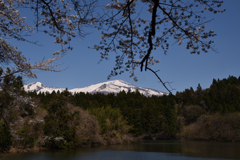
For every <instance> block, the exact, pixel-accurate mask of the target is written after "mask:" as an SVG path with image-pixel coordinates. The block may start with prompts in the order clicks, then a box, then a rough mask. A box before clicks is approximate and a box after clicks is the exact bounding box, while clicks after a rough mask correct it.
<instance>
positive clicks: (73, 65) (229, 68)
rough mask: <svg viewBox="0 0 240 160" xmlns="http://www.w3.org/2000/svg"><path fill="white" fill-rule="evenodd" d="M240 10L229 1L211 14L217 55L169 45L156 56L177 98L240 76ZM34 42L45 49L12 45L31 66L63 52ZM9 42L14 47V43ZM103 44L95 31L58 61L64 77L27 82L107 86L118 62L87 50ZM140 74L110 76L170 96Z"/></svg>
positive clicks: (43, 40)
mask: <svg viewBox="0 0 240 160" xmlns="http://www.w3.org/2000/svg"><path fill="white" fill-rule="evenodd" d="M239 6H240V0H225V1H224V3H223V6H222V8H225V9H226V12H224V13H219V14H209V15H207V16H208V17H209V19H211V18H214V21H212V22H210V23H208V24H206V27H207V29H213V30H214V31H215V33H217V36H216V37H214V39H213V40H215V48H216V49H217V50H218V52H217V53H216V52H213V51H210V52H208V53H202V54H200V55H197V54H194V55H193V54H190V53H189V50H186V49H185V47H184V46H182V47H181V46H180V47H179V46H178V45H173V46H171V44H170V50H169V52H168V54H167V55H164V54H163V53H162V50H160V49H159V50H156V51H154V52H153V54H154V55H157V56H158V57H159V58H160V61H161V62H160V63H158V64H156V66H155V67H154V69H155V70H158V69H160V71H159V72H158V73H159V76H160V77H161V78H162V80H163V81H168V82H172V83H171V86H172V88H174V89H175V90H174V91H173V93H175V92H176V91H184V90H185V89H186V88H190V87H193V89H194V90H195V89H196V87H197V85H198V83H200V84H201V86H202V88H203V89H204V88H208V87H209V86H210V85H211V83H212V80H213V78H215V79H218V78H219V79H223V78H227V77H228V76H229V75H233V76H236V77H239V76H240V30H239V28H240V18H239V17H240V10H239ZM23 15H25V16H26V17H27V18H29V19H28V20H31V17H29V16H28V15H29V13H28V12H23ZM86 31H89V30H86ZM92 31H93V30H91V32H92ZM30 39H32V40H38V41H39V43H40V44H42V45H43V46H36V45H33V44H28V43H26V42H25V43H23V42H16V41H12V43H13V45H15V46H18V48H19V50H21V51H22V52H23V54H24V55H26V57H28V58H30V59H31V61H32V62H34V61H40V60H42V59H43V57H46V58H48V57H51V53H52V52H54V51H56V50H60V46H57V45H55V44H54V43H53V39H51V38H49V37H48V36H44V35H42V34H40V33H36V34H35V35H34V36H32V37H30ZM8 41H10V42H11V40H8ZM99 41H100V33H99V32H98V31H94V32H92V33H91V34H89V35H88V36H86V37H85V38H83V39H74V40H73V42H72V43H71V44H72V46H73V47H74V49H73V51H71V52H68V54H67V55H66V56H65V57H63V58H62V59H61V60H59V62H63V65H62V66H61V68H67V69H66V70H65V71H63V72H60V73H53V72H45V71H36V72H35V73H37V79H34V78H24V83H25V84H27V83H31V82H36V81H38V82H41V83H43V84H44V85H46V86H48V87H50V86H52V87H61V88H66V87H67V88H68V89H72V88H81V87H86V86H88V85H91V84H96V83H100V82H104V81H107V76H108V75H109V73H110V71H111V69H112V68H113V67H114V63H115V59H110V60H108V61H103V62H101V63H100V64H98V62H99V59H100V54H99V52H97V51H95V50H92V49H88V46H93V45H94V44H98V42H99ZM113 54H114V53H113ZM137 70H139V69H137ZM136 74H137V76H138V82H134V80H133V79H132V78H129V74H128V73H125V74H123V75H121V76H116V77H112V79H111V80H115V79H121V80H124V81H126V82H129V83H131V84H133V85H136V86H141V87H146V88H153V89H157V90H160V91H163V92H167V91H166V90H165V89H164V87H163V86H162V85H161V84H160V83H159V82H158V79H157V78H156V77H155V75H153V74H152V73H151V72H149V71H148V72H139V71H137V72H136Z"/></svg>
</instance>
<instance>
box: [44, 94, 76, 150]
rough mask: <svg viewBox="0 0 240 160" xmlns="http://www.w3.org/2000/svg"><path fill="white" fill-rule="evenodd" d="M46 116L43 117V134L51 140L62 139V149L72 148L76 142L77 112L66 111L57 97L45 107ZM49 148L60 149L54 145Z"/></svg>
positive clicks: (62, 101)
mask: <svg viewBox="0 0 240 160" xmlns="http://www.w3.org/2000/svg"><path fill="white" fill-rule="evenodd" d="M47 110H48V113H49V114H48V115H47V116H46V117H44V121H45V124H44V134H45V135H47V136H50V137H52V138H55V137H63V138H64V140H65V141H66V144H64V147H66V148H74V147H75V141H76V135H75V132H76V126H77V125H79V116H80V115H79V112H77V111H75V112H73V113H71V112H70V111H68V108H67V106H66V103H65V102H64V100H62V99H61V97H57V98H56V99H55V100H53V101H52V102H51V103H50V104H49V105H48V107H47ZM49 147H51V148H62V147H63V146H62V143H61V145H60V146H56V144H55V143H54V144H53V145H52V146H49Z"/></svg>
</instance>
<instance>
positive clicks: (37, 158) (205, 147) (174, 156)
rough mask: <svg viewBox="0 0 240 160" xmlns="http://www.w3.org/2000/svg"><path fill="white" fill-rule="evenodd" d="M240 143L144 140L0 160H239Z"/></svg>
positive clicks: (8, 157) (24, 154)
mask: <svg viewBox="0 0 240 160" xmlns="http://www.w3.org/2000/svg"><path fill="white" fill-rule="evenodd" d="M239 151H240V143H219V142H183V141H142V142H140V143H134V144H126V145H112V146H102V147H99V148H85V149H76V150H60V151H59V150H58V151H47V152H37V153H21V154H12V155H5V156H3V157H1V158H0V160H16V159H17V160H33V159H34V160H146V159H151V160H158V159H161V160H164V159H166V160H192V159H197V160H220V159H240V152H239Z"/></svg>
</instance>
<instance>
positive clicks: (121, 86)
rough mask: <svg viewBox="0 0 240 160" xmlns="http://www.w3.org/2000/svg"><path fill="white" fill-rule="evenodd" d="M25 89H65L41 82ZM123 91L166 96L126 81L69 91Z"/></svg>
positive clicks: (38, 90) (27, 85) (47, 90)
mask: <svg viewBox="0 0 240 160" xmlns="http://www.w3.org/2000/svg"><path fill="white" fill-rule="evenodd" d="M24 89H25V91H27V92H29V91H34V90H36V92H37V93H40V92H49V93H51V92H53V91H55V92H57V91H58V90H59V91H60V92H62V91H63V90H64V89H63V88H53V87H47V86H44V85H43V84H42V83H40V82H35V83H30V84H26V85H24ZM123 90H124V91H125V92H128V91H130V92H135V91H136V90H138V91H139V92H140V93H141V94H143V95H145V96H152V95H156V96H162V95H164V94H165V93H163V92H161V91H158V90H154V89H149V88H143V87H138V86H134V85H132V84H130V83H127V82H125V81H122V80H113V81H107V82H103V83H98V84H94V85H90V86H87V87H84V88H74V89H71V90H69V92H71V93H79V92H84V93H87V92H88V93H92V94H94V93H104V94H108V93H115V94H117V93H119V92H120V91H123Z"/></svg>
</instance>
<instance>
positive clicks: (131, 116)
mask: <svg viewBox="0 0 240 160" xmlns="http://www.w3.org/2000/svg"><path fill="white" fill-rule="evenodd" d="M4 84H5V88H6V87H7V90H6V89H3V90H2V91H0V99H1V103H0V107H1V108H0V109H1V110H0V112H1V114H0V116H1V121H0V136H1V137H0V150H1V152H6V151H9V149H10V150H11V149H13V148H15V149H16V148H17V149H25V148H41V147H42V148H54V149H55V148H77V147H91V146H98V145H106V144H121V143H127V142H131V141H134V140H138V139H181V140H200V141H230V142H237V141H240V128H239V126H240V98H239V97H240V77H239V78H236V77H233V76H229V77H228V78H227V79H223V80H219V79H218V80H215V79H213V82H212V84H211V86H210V88H208V89H204V90H203V89H202V88H201V86H200V84H199V85H198V87H197V89H196V90H194V89H193V88H190V89H186V90H185V91H183V92H177V93H176V95H168V96H167V95H165V96H162V97H157V96H152V97H145V96H143V95H141V94H140V93H139V92H127V93H126V92H125V91H122V92H120V93H119V94H117V95H114V94H108V95H104V94H100V93H97V94H93V95H92V94H88V93H86V94H85V93H76V94H74V95H72V94H71V93H70V92H69V91H68V90H67V89H66V90H65V91H63V92H61V93H60V92H55V91H53V92H52V93H51V94H50V93H40V94H37V93H36V92H31V93H26V92H25V91H23V88H22V80H21V77H14V76H12V77H6V79H5V83H4Z"/></svg>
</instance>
